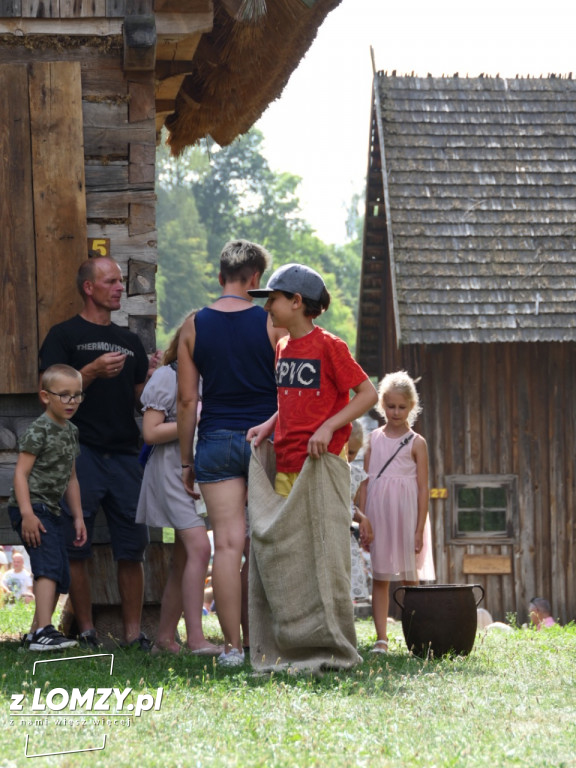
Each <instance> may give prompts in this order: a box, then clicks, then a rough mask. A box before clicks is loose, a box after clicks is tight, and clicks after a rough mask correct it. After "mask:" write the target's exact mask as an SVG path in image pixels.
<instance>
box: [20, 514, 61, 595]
mask: <svg viewBox="0 0 576 768" xmlns="http://www.w3.org/2000/svg"><path fill="white" fill-rule="evenodd" d="M32 509H33V510H34V514H35V515H36V517H38V518H39V519H40V520H41V521H42V525H43V526H44V528H45V529H46V533H41V534H40V539H41V540H40V545H39V546H38V547H29V546H28V544H26V543H25V542H24V541H22V543H23V544H24V546H25V547H26V552H27V553H28V556H29V557H30V569H31V571H32V574H33V576H34V579H35V580H36V579H39V578H41V577H42V578H45V579H50V580H51V581H55V582H56V590H57V591H58V592H60V594H61V595H65V594H67V592H68V590H69V589H70V568H69V567H68V552H67V551H66V538H65V535H64V531H65V527H64V524H65V520H64V516H63V515H60V516H58V515H55V514H54V513H53V512H50V510H49V509H48V507H46V506H45V505H44V504H32ZM8 514H9V515H10V521H11V523H12V527H13V528H14V530H15V531H16V532H17V533H18V536H20V538H21V539H22V515H21V514H20V510H19V509H18V507H8Z"/></svg>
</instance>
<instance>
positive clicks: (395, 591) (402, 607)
mask: <svg viewBox="0 0 576 768" xmlns="http://www.w3.org/2000/svg"><path fill="white" fill-rule="evenodd" d="M401 589H402V590H403V591H404V592H406V587H396V589H395V590H394V592H393V593H392V597H393V598H394V602H395V603H396V605H397V606H398V607H399V608H401V609H402V610H404V606H403V605H402V603H401V602H400V600H398V599H397V598H396V593H397V592H400V590H401Z"/></svg>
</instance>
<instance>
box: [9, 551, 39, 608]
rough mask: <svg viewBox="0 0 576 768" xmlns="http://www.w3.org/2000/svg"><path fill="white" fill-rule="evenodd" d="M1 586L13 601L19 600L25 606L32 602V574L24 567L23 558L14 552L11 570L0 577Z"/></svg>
mask: <svg viewBox="0 0 576 768" xmlns="http://www.w3.org/2000/svg"><path fill="white" fill-rule="evenodd" d="M2 586H3V587H5V589H6V590H7V592H8V593H9V594H10V595H11V596H12V598H13V599H14V600H21V601H22V602H23V603H26V604H28V603H31V602H33V601H34V593H33V592H32V574H31V573H30V571H28V570H27V569H26V568H25V567H24V558H23V557H22V555H21V554H20V552H14V554H13V555H12V568H9V569H8V570H7V571H6V573H5V574H4V575H3V576H2Z"/></svg>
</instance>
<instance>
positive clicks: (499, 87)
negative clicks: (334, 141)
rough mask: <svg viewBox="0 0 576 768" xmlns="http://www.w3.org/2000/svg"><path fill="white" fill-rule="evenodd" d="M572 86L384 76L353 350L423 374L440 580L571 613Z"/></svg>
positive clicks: (515, 603)
mask: <svg viewBox="0 0 576 768" xmlns="http://www.w3.org/2000/svg"><path fill="white" fill-rule="evenodd" d="M575 125H576V82H574V81H573V80H572V79H571V78H568V79H565V78H560V77H554V76H550V77H543V78H534V79H533V78H516V79H502V78H499V77H496V78H491V77H479V78H462V77H459V76H458V75H457V74H456V75H454V76H453V77H444V78H433V77H431V76H429V77H426V78H419V77H397V76H395V73H393V74H392V75H391V76H389V75H387V74H386V73H383V72H379V73H377V74H376V75H375V77H374V88H373V102H372V121H371V135H370V150H369V165H368V184H367V198H366V226H365V234H364V247H363V264H362V282H361V292H360V318H359V326H358V340H357V355H358V359H359V362H360V364H361V365H362V366H363V367H364V368H365V369H366V370H367V371H368V372H369V373H370V375H372V376H376V377H379V378H380V377H381V376H382V375H383V374H384V373H386V372H388V371H392V370H397V369H399V368H404V369H406V370H408V372H409V373H410V374H411V375H412V376H414V377H418V378H419V379H420V382H419V385H418V386H419V391H420V393H421V397H422V404H423V408H424V411H423V414H422V416H421V417H420V419H419V422H418V424H417V425H416V428H417V429H419V430H420V431H421V432H422V434H423V435H424V436H425V437H426V439H427V441H428V446H429V452H430V483H431V486H432V491H431V496H432V498H431V503H430V509H431V518H432V526H433V536H434V545H435V559H436V566H437V576H438V579H437V580H438V582H439V583H465V582H468V583H480V584H482V585H483V586H484V588H485V590H486V599H485V602H484V603H483V605H484V606H485V607H486V608H487V609H488V610H489V611H490V612H491V613H492V614H493V616H494V618H495V619H500V620H505V618H506V615H507V613H509V612H515V613H517V615H518V619H519V620H520V621H525V620H526V619H527V606H528V602H529V600H530V598H531V597H533V596H536V595H540V596H543V597H546V598H548V599H549V600H550V601H551V603H552V607H553V613H554V615H555V616H556V617H559V618H560V620H561V621H562V622H566V621H569V620H573V619H575V618H576V562H575V553H576V515H575V509H574V505H575V502H576V493H575V480H574V477H575V470H574V456H575V455H576V402H575V398H574V382H575V379H576V343H575V342H576V293H575V289H576V205H575V200H576V142H575Z"/></svg>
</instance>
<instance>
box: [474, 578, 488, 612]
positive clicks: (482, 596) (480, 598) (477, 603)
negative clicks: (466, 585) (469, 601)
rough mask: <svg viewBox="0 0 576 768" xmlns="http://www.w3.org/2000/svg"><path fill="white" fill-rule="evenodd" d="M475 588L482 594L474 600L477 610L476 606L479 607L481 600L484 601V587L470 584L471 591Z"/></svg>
mask: <svg viewBox="0 0 576 768" xmlns="http://www.w3.org/2000/svg"><path fill="white" fill-rule="evenodd" d="M475 588H476V589H479V590H481V592H482V594H481V595H480V597H479V598H478V600H476V608H478V606H479V605H480V603H481V602H482V600H484V594H485V592H484V587H483V586H482V585H481V584H472V589H475Z"/></svg>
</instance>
